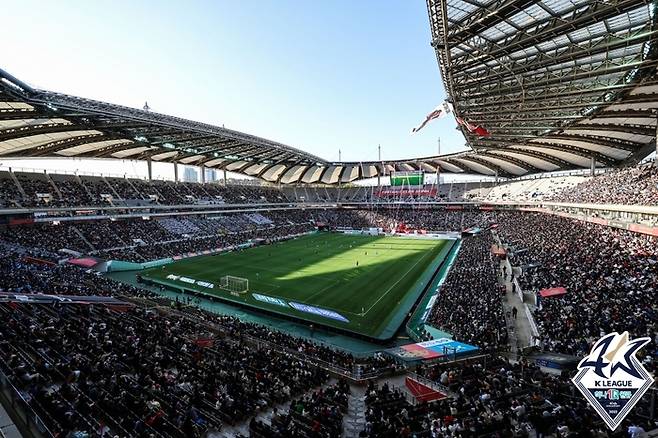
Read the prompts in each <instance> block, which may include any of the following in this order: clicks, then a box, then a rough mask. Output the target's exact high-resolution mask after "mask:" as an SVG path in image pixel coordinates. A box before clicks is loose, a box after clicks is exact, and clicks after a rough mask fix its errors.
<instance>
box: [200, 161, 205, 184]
mask: <svg viewBox="0 0 658 438" xmlns="http://www.w3.org/2000/svg"><path fill="white" fill-rule="evenodd" d="M199 170H200V171H201V184H205V183H206V166H204V165H203V164H202V165H201V166H199Z"/></svg>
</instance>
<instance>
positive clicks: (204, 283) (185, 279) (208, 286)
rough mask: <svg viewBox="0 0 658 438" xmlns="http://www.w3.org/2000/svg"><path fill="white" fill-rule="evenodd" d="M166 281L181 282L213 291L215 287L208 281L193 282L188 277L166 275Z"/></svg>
mask: <svg viewBox="0 0 658 438" xmlns="http://www.w3.org/2000/svg"><path fill="white" fill-rule="evenodd" d="M167 280H174V281H182V282H183V283H187V284H196V285H197V286H201V287H204V288H206V289H214V288H215V285H214V284H213V283H210V282H209V281H202V280H195V279H193V278H189V277H181V276H180V275H175V274H169V275H167Z"/></svg>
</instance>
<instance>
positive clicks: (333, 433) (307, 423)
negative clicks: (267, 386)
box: [249, 381, 350, 438]
mask: <svg viewBox="0 0 658 438" xmlns="http://www.w3.org/2000/svg"><path fill="white" fill-rule="evenodd" d="M349 393H350V387H349V385H348V384H347V382H345V381H339V382H338V383H336V384H335V385H331V386H329V387H327V388H320V389H319V390H317V391H314V392H313V393H311V394H308V395H305V396H303V397H301V398H298V399H295V400H292V402H291V403H290V408H289V409H288V412H287V413H280V412H278V411H275V412H274V414H273V415H272V419H271V420H270V424H269V425H268V424H266V423H264V422H261V421H258V420H256V419H255V418H254V419H252V421H251V423H250V424H249V430H250V433H251V436H252V437H254V438H270V437H307V438H334V437H340V436H342V432H343V430H342V429H343V415H344V413H345V412H346V411H347V407H348V406H347V404H348V396H349Z"/></svg>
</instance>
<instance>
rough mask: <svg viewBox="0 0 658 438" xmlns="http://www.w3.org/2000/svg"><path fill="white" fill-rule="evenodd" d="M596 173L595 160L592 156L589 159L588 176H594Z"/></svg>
mask: <svg viewBox="0 0 658 438" xmlns="http://www.w3.org/2000/svg"><path fill="white" fill-rule="evenodd" d="M595 173H596V159H595V158H594V155H592V156H591V157H589V174H590V175H591V176H594V174H595Z"/></svg>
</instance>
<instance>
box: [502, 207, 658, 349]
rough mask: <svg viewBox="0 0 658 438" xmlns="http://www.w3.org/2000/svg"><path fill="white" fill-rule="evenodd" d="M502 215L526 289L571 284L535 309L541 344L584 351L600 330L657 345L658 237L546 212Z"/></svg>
mask: <svg viewBox="0 0 658 438" xmlns="http://www.w3.org/2000/svg"><path fill="white" fill-rule="evenodd" d="M498 219H499V221H498V223H499V226H498V233H499V235H500V237H501V238H502V240H503V241H504V242H505V243H507V244H508V245H509V246H510V248H511V261H512V264H513V265H515V266H520V267H521V268H522V271H523V274H522V275H521V277H519V278H518V281H519V283H520V285H521V288H522V289H523V290H525V291H528V292H539V291H540V290H542V289H546V288H551V287H564V288H566V291H567V293H566V295H564V296H561V297H556V298H546V299H542V300H541V302H540V308H539V309H538V310H537V311H536V312H535V315H534V316H535V319H536V321H537V325H538V328H539V332H540V340H539V341H540V342H541V345H542V346H543V348H544V349H546V350H550V351H557V352H562V353H568V354H573V355H576V356H582V355H583V354H584V353H585V352H587V351H588V350H589V346H590V345H591V343H592V342H593V341H594V340H596V339H598V338H600V337H601V336H602V335H603V334H605V333H609V332H612V331H619V332H623V331H625V330H628V331H629V332H630V333H631V334H632V335H633V336H634V337H638V336H649V337H650V338H651V339H654V340H655V341H657V342H656V343H658V304H657V303H656V299H655V297H656V294H657V293H658V292H657V291H658V289H657V287H658V286H657V285H658V238H656V237H653V236H649V235H645V234H640V233H634V232H631V231H627V230H623V229H618V228H612V227H606V226H601V225H596V224H590V223H586V222H582V221H578V220H575V219H567V218H562V217H559V216H552V215H545V214H541V213H499V214H498ZM654 345H656V344H654Z"/></svg>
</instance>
